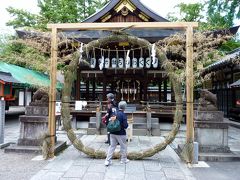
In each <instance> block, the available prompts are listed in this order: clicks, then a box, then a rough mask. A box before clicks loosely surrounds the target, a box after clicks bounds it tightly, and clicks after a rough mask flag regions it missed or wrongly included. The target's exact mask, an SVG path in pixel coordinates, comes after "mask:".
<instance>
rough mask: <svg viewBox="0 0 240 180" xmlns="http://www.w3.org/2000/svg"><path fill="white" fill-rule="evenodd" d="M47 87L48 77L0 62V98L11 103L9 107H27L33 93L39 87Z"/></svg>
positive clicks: (59, 86) (58, 86) (58, 85)
mask: <svg viewBox="0 0 240 180" xmlns="http://www.w3.org/2000/svg"><path fill="white" fill-rule="evenodd" d="M1 78H2V79H1ZM8 81H10V82H8ZM49 85H50V79H49V76H48V75H46V74H44V73H41V72H37V71H34V70H31V69H27V68H23V67H20V66H16V65H13V64H8V63H4V62H0V97H1V96H4V97H5V99H6V100H8V101H11V102H10V103H9V104H10V105H15V106H27V105H29V103H30V102H31V100H32V95H33V92H35V91H36V89H37V88H39V87H47V86H49ZM57 88H58V89H60V88H61V84H60V83H58V84H57Z"/></svg>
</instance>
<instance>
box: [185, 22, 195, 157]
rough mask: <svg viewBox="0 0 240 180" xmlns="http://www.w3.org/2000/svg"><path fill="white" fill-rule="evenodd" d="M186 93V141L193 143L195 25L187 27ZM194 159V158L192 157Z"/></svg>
mask: <svg viewBox="0 0 240 180" xmlns="http://www.w3.org/2000/svg"><path fill="white" fill-rule="evenodd" d="M186 53H187V54H186V55H187V62H186V94H187V134H186V142H187V143H193V141H194V127H193V27H192V26H188V27H187V29H186ZM190 159H192V158H190Z"/></svg>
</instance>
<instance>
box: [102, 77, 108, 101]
mask: <svg viewBox="0 0 240 180" xmlns="http://www.w3.org/2000/svg"><path fill="white" fill-rule="evenodd" d="M106 96H107V81H106V77H103V100H104V101H105V100H106V99H107V98H106Z"/></svg>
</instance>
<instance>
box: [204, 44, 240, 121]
mask: <svg viewBox="0 0 240 180" xmlns="http://www.w3.org/2000/svg"><path fill="white" fill-rule="evenodd" d="M239 62H240V48H238V49H236V50H234V51H232V52H230V53H229V54H227V55H226V56H225V57H223V58H222V59H221V60H219V61H217V62H216V63H213V64H211V65H209V66H208V67H207V68H205V69H204V71H203V73H202V75H203V76H205V75H206V74H211V78H210V79H209V80H207V81H206V82H205V83H204V86H203V87H204V88H206V89H208V90H210V91H212V92H213V93H215V94H216V95H217V99H218V108H219V110H221V111H223V112H224V115H225V117H230V118H232V119H234V120H238V121H240V103H239V101H240V64H239Z"/></svg>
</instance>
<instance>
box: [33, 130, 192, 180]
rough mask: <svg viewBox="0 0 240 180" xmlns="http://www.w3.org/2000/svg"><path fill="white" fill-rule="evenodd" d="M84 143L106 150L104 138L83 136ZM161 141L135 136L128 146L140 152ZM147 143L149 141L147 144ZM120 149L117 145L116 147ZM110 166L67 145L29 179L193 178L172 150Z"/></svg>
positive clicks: (119, 179)
mask: <svg viewBox="0 0 240 180" xmlns="http://www.w3.org/2000/svg"><path fill="white" fill-rule="evenodd" d="M82 139H83V142H84V143H85V144H89V145H91V147H97V148H99V147H100V148H101V149H102V150H105V151H107V149H108V145H107V144H104V140H105V136H97V135H89V136H83V137H82ZM161 140H162V138H161V137H158V138H156V137H154V138H152V137H146V136H145V137H138V136H135V137H134V138H133V141H131V142H130V143H129V144H128V151H133V150H136V149H141V146H145V147H147V146H146V144H148V145H149V146H153V145H154V144H157V143H159V142H160V141H161ZM147 141H148V142H147ZM117 150H119V146H118V148H117ZM112 162H113V163H112V165H110V166H109V167H106V166H104V160H103V159H93V158H89V157H87V156H86V155H85V154H83V153H82V152H79V151H78V150H76V149H75V148H74V147H73V146H70V147H69V148H68V149H66V150H65V151H64V152H63V153H61V154H60V155H59V156H58V157H56V158H55V159H54V160H53V161H51V162H50V163H49V164H48V165H47V166H45V167H44V168H43V169H42V170H41V171H39V172H38V173H37V174H35V175H34V176H33V177H32V178H31V180H39V179H48V180H64V179H81V180H135V179H136V180H155V179H156V180H160V179H161V180H165V179H166V180H168V179H178V180H180V179H191V180H192V179H195V178H194V177H193V176H192V174H191V172H190V171H189V170H188V168H187V167H186V165H185V164H184V163H183V162H181V160H180V159H179V157H178V156H177V155H176V153H175V152H174V150H173V149H172V148H171V147H167V148H166V149H165V150H164V151H162V152H160V153H157V154H155V155H154V156H153V157H149V158H146V159H144V160H132V161H130V162H129V163H127V164H121V163H120V161H119V160H118V159H114V160H113V161H112Z"/></svg>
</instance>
